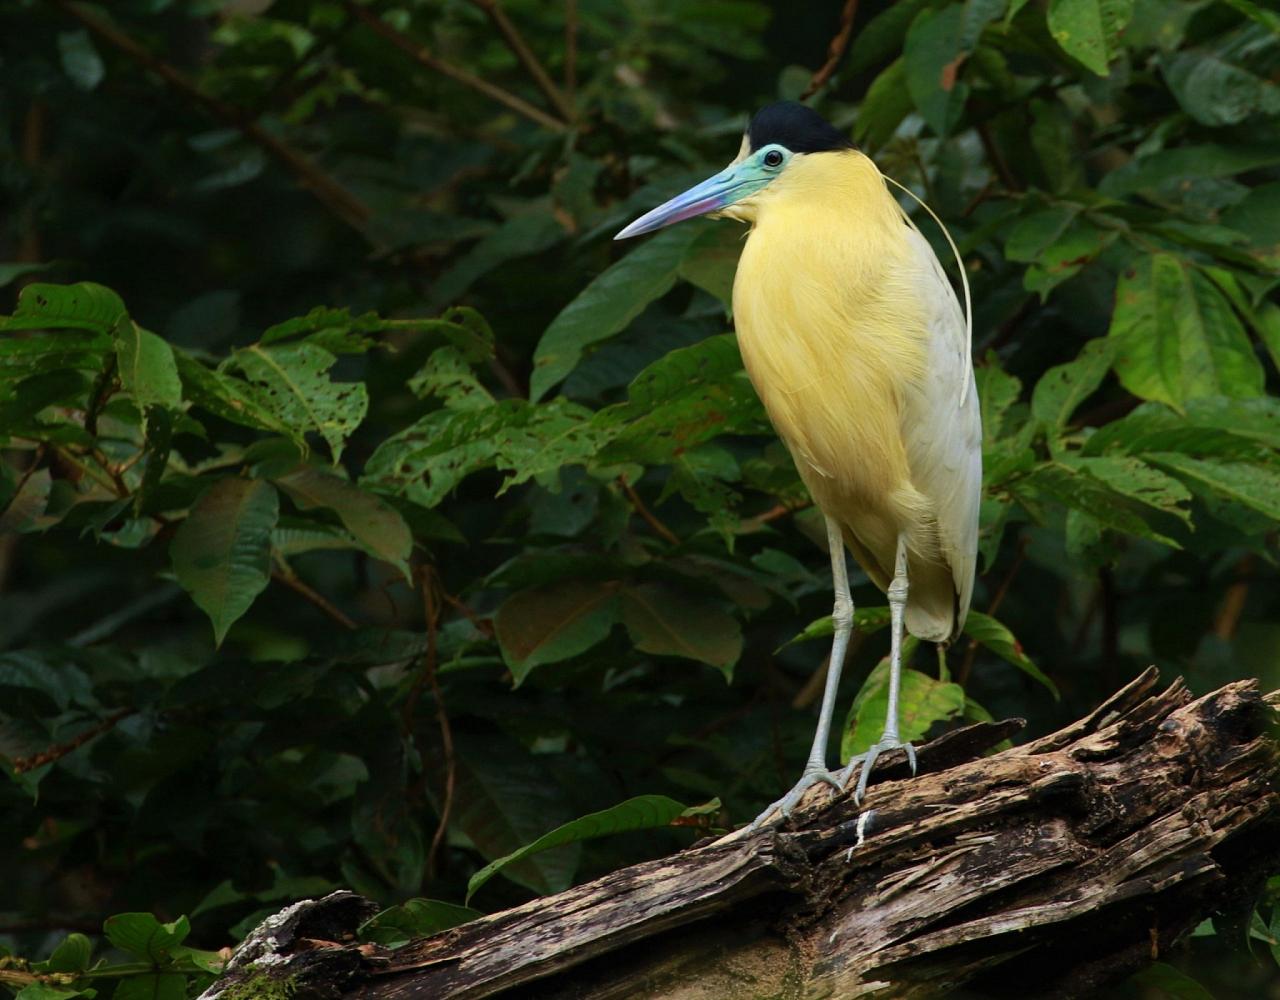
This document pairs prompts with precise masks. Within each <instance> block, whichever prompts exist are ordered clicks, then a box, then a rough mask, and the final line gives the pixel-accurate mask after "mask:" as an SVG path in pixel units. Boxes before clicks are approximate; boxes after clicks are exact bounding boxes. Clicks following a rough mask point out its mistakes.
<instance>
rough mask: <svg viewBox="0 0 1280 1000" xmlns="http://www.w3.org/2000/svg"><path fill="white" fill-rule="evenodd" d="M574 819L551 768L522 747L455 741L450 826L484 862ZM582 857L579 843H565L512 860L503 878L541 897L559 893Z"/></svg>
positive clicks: (503, 741)
mask: <svg viewBox="0 0 1280 1000" xmlns="http://www.w3.org/2000/svg"><path fill="white" fill-rule="evenodd" d="M572 816H573V812H572V811H570V809H569V806H568V804H567V803H566V801H565V797H564V794H563V793H562V792H561V790H560V788H559V786H558V785H557V783H556V782H555V781H554V780H553V779H552V777H551V774H550V773H549V771H548V769H547V768H546V767H544V766H543V764H542V763H541V762H540V761H539V759H538V757H536V756H532V757H531V756H530V755H529V754H528V753H527V752H526V751H525V748H524V747H523V746H522V745H521V744H520V743H517V742H515V741H514V740H511V739H510V738H504V737H501V736H496V735H489V736H485V737H483V738H481V737H466V736H463V737H461V738H459V739H458V740H457V786H456V788H455V792H454V811H453V816H452V819H451V821H450V826H451V827H453V828H455V829H457V830H459V831H461V832H462V833H463V834H464V835H465V836H466V837H468V838H469V839H470V841H471V843H473V844H474V845H475V847H476V849H477V850H479V852H480V854H481V855H482V856H483V857H484V858H485V859H486V860H489V861H496V860H497V859H499V858H504V857H507V856H508V855H510V854H512V853H514V852H516V851H518V850H519V849H520V848H521V847H523V846H524V845H525V844H528V843H530V842H531V841H533V840H536V839H537V838H538V837H539V836H541V835H542V834H543V833H544V832H545V831H546V829H547V827H548V826H552V825H558V824H560V823H563V822H567V821H568V820H569V819H570V818H571V817H572ZM581 857H582V847H581V845H579V844H578V843H576V842H575V843H566V844H562V845H561V846H560V847H556V848H551V849H548V850H545V851H539V852H538V853H536V854H532V855H530V856H527V857H523V858H520V859H518V860H511V861H508V862H507V863H506V867H505V869H504V874H505V875H506V877H507V878H509V879H511V880H512V881H513V882H516V883H518V884H520V885H522V886H524V887H525V888H527V889H530V890H532V891H533V892H536V893H538V894H540V895H546V894H548V893H553V892H560V891H561V890H563V889H567V888H568V887H569V885H570V883H571V882H572V881H573V875H574V872H575V871H577V868H578V863H579V860H580V859H581Z"/></svg>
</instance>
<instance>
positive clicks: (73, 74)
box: [58, 28, 106, 90]
mask: <svg viewBox="0 0 1280 1000" xmlns="http://www.w3.org/2000/svg"><path fill="white" fill-rule="evenodd" d="M58 55H59V56H61V57H62V70H63V72H64V73H66V74H67V76H69V77H70V78H71V82H72V83H74V84H75V85H76V86H77V87H79V88H80V89H81V90H93V89H94V88H95V87H97V86H98V84H100V83H101V82H102V78H103V76H104V75H105V74H106V69H105V67H104V66H103V65H102V56H100V55H98V50H97V49H96V48H94V46H93V39H92V38H90V37H89V33H88V32H87V31H85V30H84V29H83V28H77V29H76V30H75V31H60V32H58Z"/></svg>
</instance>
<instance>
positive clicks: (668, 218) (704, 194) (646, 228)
mask: <svg viewBox="0 0 1280 1000" xmlns="http://www.w3.org/2000/svg"><path fill="white" fill-rule="evenodd" d="M775 173H776V171H775V169H770V168H768V167H766V166H765V165H764V164H763V163H761V162H760V161H759V158H758V157H756V156H752V157H749V158H747V159H745V160H741V161H739V162H735V163H731V164H729V166H728V167H726V168H725V169H724V170H722V171H720V173H718V174H716V175H715V176H714V177H708V178H707V179H706V180H705V181H703V182H702V183H701V184H695V185H694V186H693V187H691V188H689V190H688V191H685V192H684V193H683V194H678V195H676V196H675V197H674V198H672V199H671V200H670V201H668V202H664V203H663V204H661V205H659V206H658V207H657V208H655V209H653V211H651V212H646V213H645V214H644V215H642V216H640V218H638V219H636V221H635V222H633V223H631V225H629V226H627V228H626V229H624V230H622V231H621V232H620V233H618V235H617V236H615V237H614V239H615V240H625V239H627V238H628V237H630V236H639V235H640V234H641V233H651V232H653V231H654V230H655V229H661V228H662V227H663V226H669V225H671V224H672V223H675V222H683V221H684V220H685V219H692V218H694V217H695V216H699V215H706V214H707V213H709V212H719V211H721V210H722V209H725V208H728V207H729V206H730V205H732V204H733V203H734V202H735V201H741V200H742V199H743V198H746V197H748V196H749V195H753V194H755V193H756V192H757V191H759V190H760V189H761V188H762V187H764V186H765V185H766V184H768V183H769V182H770V181H771V180H773V178H774V176H775Z"/></svg>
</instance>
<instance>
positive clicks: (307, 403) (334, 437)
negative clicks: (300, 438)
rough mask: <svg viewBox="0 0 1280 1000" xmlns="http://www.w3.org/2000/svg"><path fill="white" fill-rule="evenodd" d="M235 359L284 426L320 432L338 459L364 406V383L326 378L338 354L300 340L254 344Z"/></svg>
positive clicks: (268, 407)
mask: <svg viewBox="0 0 1280 1000" xmlns="http://www.w3.org/2000/svg"><path fill="white" fill-rule="evenodd" d="M235 359H236V364H237V365H238V366H239V367H240V369H241V371H243V372H244V373H245V375H246V376H247V377H248V378H249V380H250V381H251V382H253V383H254V384H255V385H256V387H257V388H258V390H259V392H258V398H259V400H260V401H261V402H262V404H263V405H264V406H265V407H266V408H267V409H268V410H269V411H270V412H271V413H272V415H273V416H275V417H276V418H277V419H278V420H280V421H281V422H283V423H284V424H285V425H286V426H289V427H292V428H298V429H301V430H302V431H304V432H315V433H317V434H319V435H320V436H321V437H322V438H324V440H325V441H326V443H327V444H328V445H329V452H330V454H332V456H333V460H334V461H335V462H337V461H338V459H339V458H340V457H341V456H342V449H343V447H344V446H345V445H346V441H347V438H348V437H349V436H350V435H351V433H352V432H353V431H354V430H355V429H356V428H357V427H358V426H359V425H360V422H361V421H362V420H364V416H365V413H366V411H367V410H368V409H369V391H368V389H366V388H365V386H364V383H362V382H334V381H333V380H331V379H330V378H329V376H328V374H327V373H328V371H329V369H330V368H332V367H333V365H334V362H336V361H337V360H338V359H337V357H335V356H334V355H333V354H331V353H329V352H328V351H326V350H324V348H321V347H317V346H315V345H314V344H310V343H307V342H305V341H304V342H302V343H297V344H280V345H275V346H265V347H264V346H262V345H260V344H255V345H253V346H252V347H246V348H244V349H242V350H239V351H236V353H235Z"/></svg>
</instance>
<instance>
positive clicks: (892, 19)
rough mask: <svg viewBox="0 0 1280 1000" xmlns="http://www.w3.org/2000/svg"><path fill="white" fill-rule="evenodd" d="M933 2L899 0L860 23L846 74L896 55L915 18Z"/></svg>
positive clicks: (862, 69) (843, 71) (878, 63)
mask: <svg viewBox="0 0 1280 1000" xmlns="http://www.w3.org/2000/svg"><path fill="white" fill-rule="evenodd" d="M929 3H930V0H898V2H897V3H892V4H889V5H888V6H887V7H885V8H884V9H882V10H880V11H878V12H877V13H876V14H875V16H874V17H872V18H871V20H870V21H868V22H867V23H866V24H864V25H861V26H859V28H858V30H857V31H856V32H855V33H854V36H853V45H852V46H851V47H850V49H849V56H848V61H847V63H846V66H845V69H844V70H842V71H841V73H842V75H843V74H844V73H848V74H849V76H850V77H853V76H855V75H860V74H862V73H865V72H867V71H868V70H871V69H874V68H875V67H877V66H881V65H883V64H884V63H886V62H888V61H890V60H892V59H893V58H894V57H896V56H897V55H898V54H899V53H900V52H901V50H902V41H903V39H904V38H905V37H906V34H907V29H908V28H910V27H911V22H912V21H914V20H915V16H916V15H917V14H918V13H920V11H921V10H923V9H924V8H925V7H928V6H929Z"/></svg>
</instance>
